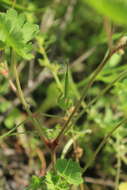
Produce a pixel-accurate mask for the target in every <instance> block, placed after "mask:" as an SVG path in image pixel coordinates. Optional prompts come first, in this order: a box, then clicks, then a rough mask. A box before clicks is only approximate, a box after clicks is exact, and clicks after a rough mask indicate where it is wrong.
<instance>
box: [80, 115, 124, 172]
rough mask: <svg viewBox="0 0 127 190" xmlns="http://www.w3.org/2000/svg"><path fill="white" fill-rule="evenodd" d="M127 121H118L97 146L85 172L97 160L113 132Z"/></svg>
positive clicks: (84, 170)
mask: <svg viewBox="0 0 127 190" xmlns="http://www.w3.org/2000/svg"><path fill="white" fill-rule="evenodd" d="M126 122H127V119H123V120H122V121H121V122H120V123H118V124H117V125H116V126H115V127H114V128H113V129H112V130H111V131H110V132H109V133H108V134H107V135H106V136H105V137H104V139H103V140H102V141H101V143H100V145H99V146H98V147H97V149H96V151H95V152H94V154H93V156H92V157H91V159H90V160H89V161H88V162H87V164H86V166H85V167H84V168H83V173H85V172H86V170H87V169H88V168H89V167H90V165H91V164H92V163H93V161H94V160H95V158H96V156H97V155H98V153H99V152H100V150H101V149H102V147H103V146H104V145H105V144H106V142H107V140H108V139H109V138H110V137H111V136H112V134H113V133H114V132H115V131H116V130H117V129H118V128H119V127H120V126H121V125H123V124H125V123H126Z"/></svg>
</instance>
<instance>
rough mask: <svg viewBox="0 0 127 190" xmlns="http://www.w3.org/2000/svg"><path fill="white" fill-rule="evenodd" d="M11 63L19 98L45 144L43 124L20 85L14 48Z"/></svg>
mask: <svg viewBox="0 0 127 190" xmlns="http://www.w3.org/2000/svg"><path fill="white" fill-rule="evenodd" d="M11 65H12V70H13V73H14V76H15V80H16V86H17V94H18V96H19V99H20V101H21V103H22V105H23V106H24V108H25V110H26V112H27V113H28V115H29V117H30V118H31V120H32V122H33V123H34V125H35V128H36V130H37V131H38V134H39V136H40V137H41V139H42V140H43V142H44V144H46V143H45V139H44V137H43V131H42V128H41V125H40V124H39V122H38V121H37V120H36V118H34V117H33V115H32V112H31V110H30V108H29V105H28V104H27V102H26V100H25V98H24V94H23V92H22V89H21V85H20V81H19V76H18V72H17V68H16V62H15V52H14V51H13V50H12V59H11Z"/></svg>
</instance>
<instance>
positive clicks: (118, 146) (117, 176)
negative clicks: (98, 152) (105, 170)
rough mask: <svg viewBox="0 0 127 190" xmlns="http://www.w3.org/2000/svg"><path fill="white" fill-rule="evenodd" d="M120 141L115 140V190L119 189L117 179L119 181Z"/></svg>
mask: <svg viewBox="0 0 127 190" xmlns="http://www.w3.org/2000/svg"><path fill="white" fill-rule="evenodd" d="M120 140H121V139H119V138H118V139H117V150H118V152H117V171H116V180H115V190H118V188H119V179H120V170H121V157H120V149H119V148H120Z"/></svg>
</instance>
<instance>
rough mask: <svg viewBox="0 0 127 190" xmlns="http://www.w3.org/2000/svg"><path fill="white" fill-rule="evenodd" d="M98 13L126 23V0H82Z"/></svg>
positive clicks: (120, 22) (117, 21)
mask: <svg viewBox="0 0 127 190" xmlns="http://www.w3.org/2000/svg"><path fill="white" fill-rule="evenodd" d="M84 1H85V2H86V3H87V4H89V5H90V6H92V7H94V8H95V9H96V10H97V11H98V12H99V13H101V14H103V15H105V16H108V17H109V18H110V19H111V20H112V21H114V22H116V23H119V24H124V25H127V1H126V0H84Z"/></svg>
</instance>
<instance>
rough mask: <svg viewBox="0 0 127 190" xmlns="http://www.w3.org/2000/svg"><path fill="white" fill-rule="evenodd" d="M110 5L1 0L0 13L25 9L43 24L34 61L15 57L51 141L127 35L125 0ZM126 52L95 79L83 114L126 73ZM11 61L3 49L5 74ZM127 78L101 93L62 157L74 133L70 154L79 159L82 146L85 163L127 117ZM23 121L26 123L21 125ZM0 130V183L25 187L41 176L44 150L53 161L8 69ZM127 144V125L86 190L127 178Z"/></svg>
mask: <svg viewBox="0 0 127 190" xmlns="http://www.w3.org/2000/svg"><path fill="white" fill-rule="evenodd" d="M106 2H108V1H106V0H105V1H104V0H103V1H102V0H101V1H100V0H99V1H92V0H89V1H87V0H86V1H85V0H64V1H63V0H43V1H42V0H31V1H29V0H15V1H11V0H10V1H9V0H0V11H1V12H3V11H6V10H7V9H8V8H10V7H14V8H15V9H16V10H17V11H18V12H19V13H21V12H23V13H24V14H25V15H26V17H27V20H28V21H29V22H31V23H37V24H38V25H39V26H40V33H39V35H38V36H37V38H36V39H35V41H34V49H33V55H34V59H32V60H31V61H26V60H21V59H20V58H19V59H18V60H17V61H18V71H19V73H20V81H21V84H22V88H23V91H24V94H25V96H26V99H27V101H28V103H29V104H30V106H31V110H32V111H33V112H34V113H36V116H37V118H38V119H39V120H40V121H41V123H42V128H43V130H44V132H45V135H46V136H47V137H48V138H51V139H53V138H54V137H56V135H57V134H58V132H59V131H60V129H61V127H62V124H63V122H64V120H65V119H66V118H65V117H67V116H68V114H69V113H70V112H71V109H72V108H73V106H74V105H75V102H76V101H77V100H78V99H79V97H80V94H81V92H82V89H83V88H84V87H85V85H86V84H87V82H88V78H89V77H90V76H91V73H92V72H93V71H94V70H95V69H96V67H97V66H98V64H99V63H100V62H101V60H102V59H103V57H104V56H105V54H106V52H107V49H109V48H111V47H113V46H115V45H116V44H117V42H118V40H119V39H120V38H121V37H122V36H126V30H127V24H126V22H125V21H126V20H127V16H126V14H125V10H126V12H127V6H126V1H125V2H124V0H123V4H125V5H124V7H123V4H122V5H121V4H119V3H120V1H119V0H117V1H113V0H110V1H109V2H108V3H109V5H111V7H110V6H108V5H107V3H106ZM103 3H104V4H103ZM110 3H111V4H110ZM115 3H116V4H115ZM117 3H118V4H117ZM91 5H92V6H91ZM101 5H103V6H102V7H101ZM112 5H113V6H112ZM115 8H116V10H115ZM103 9H105V10H103ZM122 10H123V12H122ZM116 11H117V13H116ZM107 16H109V18H108V17H107ZM121 51H122V52H118V53H116V54H114V55H113V56H112V58H111V59H110V60H109V62H108V64H107V65H106V66H105V68H104V69H103V71H102V72H101V73H100V74H99V75H98V76H97V78H96V81H95V83H94V85H93V87H92V88H90V89H89V92H88V96H87V98H86V100H85V102H84V103H82V106H81V109H80V111H79V113H80V112H81V111H82V110H83V108H85V106H86V105H87V104H90V102H91V101H92V100H93V99H94V98H95V97H97V96H98V95H99V94H101V92H102V91H103V89H104V88H105V87H107V86H108V85H110V84H111V83H112V82H113V81H114V80H115V79H116V78H118V77H119V75H120V73H121V72H123V71H126V70H127V65H126V61H127V56H126V50H125V51H123V50H121ZM8 62H9V56H8V52H6V53H5V55H4V60H3V58H2V54H1V64H0V72H1V73H2V71H3V69H4V68H5V67H6V64H7V63H8ZM67 65H68V67H69V71H67ZM66 74H67V75H68V77H67V78H66V76H67V75H66ZM126 77H127V74H126V73H124V74H123V75H121V78H120V79H119V80H117V81H116V82H114V83H113V84H112V85H111V87H110V89H109V90H107V91H106V93H105V94H104V96H100V97H98V99H97V101H95V102H94V103H93V104H90V105H89V107H88V109H87V111H86V112H84V114H83V115H82V116H81V117H80V118H79V119H78V121H77V122H76V124H75V125H74V126H73V127H72V128H71V130H70V131H69V132H68V133H67V134H66V136H65V139H64V142H63V143H62V144H61V146H60V147H59V150H58V156H59V155H60V154H61V153H62V150H63V147H64V146H65V144H66V143H68V141H69V140H70V139H73V138H74V137H75V136H76V142H75V143H74V144H73V146H70V149H69V151H68V153H67V155H66V157H73V158H74V157H75V154H76V153H75V150H77V149H78V148H79V150H80V151H81V152H82V154H81V155H80V157H79V158H80V165H81V166H82V167H83V166H84V165H85V164H86V163H87V161H88V160H89V159H90V158H91V157H92V155H93V153H94V151H95V149H96V148H97V146H98V144H99V143H100V142H101V140H102V139H103V137H104V136H105V135H106V134H107V133H108V132H109V131H110V130H111V129H112V128H113V127H114V126H115V124H117V123H118V122H119V121H120V120H121V118H124V117H127V79H126ZM66 87H67V89H66ZM65 95H66V96H65ZM24 120H25V122H22V121H24ZM21 122H22V124H21V125H20V127H17V125H18V124H19V123H21ZM13 129H14V130H13ZM9 130H13V133H11V135H10V137H9V135H8V134H7V132H8V131H9ZM0 134H1V145H0V146H1V149H0V188H1V189H5V190H6V189H8V188H9V187H12V188H13V189H19V190H20V189H21V190H22V189H24V186H25V185H26V184H27V183H28V180H29V177H30V176H31V174H33V173H37V171H38V170H39V168H40V167H41V164H42V157H43V156H42V154H45V157H46V161H47V164H48V163H49V162H50V157H49V153H48V151H47V150H46V149H45V148H44V145H43V144H42V142H41V141H40V139H39V138H38V136H37V134H36V131H35V130H34V126H33V125H32V123H31V122H29V118H28V116H27V114H26V113H25V111H24V109H23V107H22V105H21V104H20V101H19V100H18V98H17V97H16V95H15V93H14V92H13V90H12V88H11V86H10V83H9V81H8V80H7V78H6V77H5V76H3V75H2V74H1V75H0ZM4 134H7V138H3V135H4ZM75 144H76V145H75ZM75 146H76V147H77V149H75ZM126 147H127V124H125V125H124V126H122V127H121V128H120V129H118V130H117V131H116V132H115V133H114V134H113V137H112V138H110V140H109V142H108V143H107V144H106V146H105V147H104V148H103V150H102V151H101V152H100V153H99V155H98V157H97V159H96V162H94V163H93V165H92V166H91V167H90V168H89V169H88V170H87V172H86V173H85V176H84V178H86V183H87V185H88V187H87V188H88V190H93V189H94V190H108V189H109V190H110V189H114V186H115V184H116V183H117V180H118V181H119V182H120V183H121V182H126V181H127V148H126ZM119 169H120V170H121V172H120V173H119ZM19 170H20V172H19ZM37 174H38V173H37ZM20 178H22V180H21V179H20ZM118 178H119V179H118ZM7 181H9V182H7ZM123 186H125V184H124V185H121V186H120V190H126V189H127V187H126V186H125V187H124V188H123ZM10 189H11V188H10Z"/></svg>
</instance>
